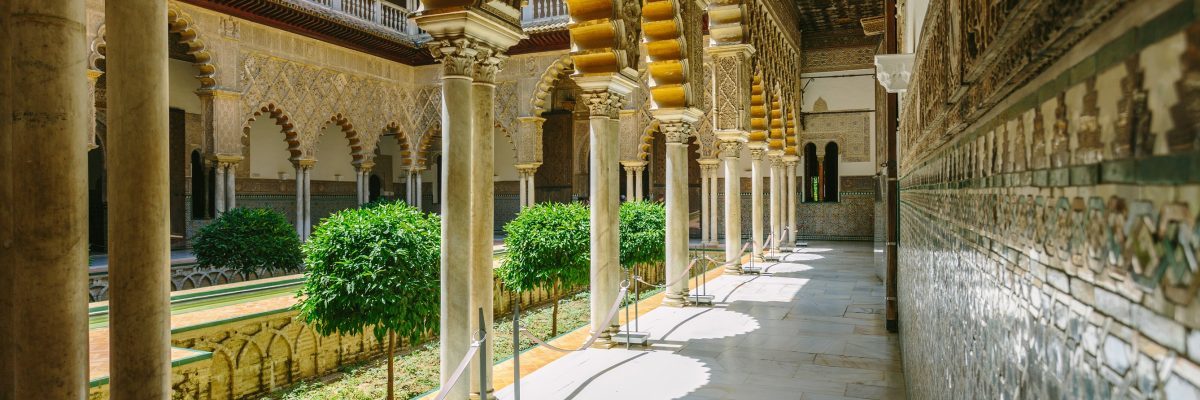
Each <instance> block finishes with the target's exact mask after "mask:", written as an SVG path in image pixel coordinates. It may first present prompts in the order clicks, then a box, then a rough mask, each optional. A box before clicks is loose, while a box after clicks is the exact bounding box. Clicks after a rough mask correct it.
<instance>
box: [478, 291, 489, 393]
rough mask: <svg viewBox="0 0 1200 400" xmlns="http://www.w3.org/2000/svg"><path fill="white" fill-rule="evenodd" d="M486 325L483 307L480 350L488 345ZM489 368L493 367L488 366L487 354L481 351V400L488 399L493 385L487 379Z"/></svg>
mask: <svg viewBox="0 0 1200 400" xmlns="http://www.w3.org/2000/svg"><path fill="white" fill-rule="evenodd" d="M485 323H486V322H485V321H484V319H483V307H480V308H479V347H480V348H483V347H485V345H486V344H487V325H485ZM488 368H491V365H488V362H487V352H486V351H480V352H479V398H480V399H486V398H487V388H488V386H491V385H488V379H487V376H488Z"/></svg>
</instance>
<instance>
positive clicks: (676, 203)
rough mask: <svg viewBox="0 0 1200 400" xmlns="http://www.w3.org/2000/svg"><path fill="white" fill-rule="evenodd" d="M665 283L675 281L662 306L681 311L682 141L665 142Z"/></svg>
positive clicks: (684, 232)
mask: <svg viewBox="0 0 1200 400" xmlns="http://www.w3.org/2000/svg"><path fill="white" fill-rule="evenodd" d="M666 147H667V148H666V158H667V165H666V167H667V168H666V169H667V171H666V172H667V173H666V175H667V176H666V178H667V198H666V200H667V201H666V203H667V204H666V206H667V243H666V245H667V246H666V247H667V248H666V252H667V254H666V256H667V262H666V269H667V276H666V279H667V282H668V283H670V282H672V281H675V280H679V282H675V283H674V284H673V285H671V286H668V287H667V289H666V298H665V299H664V300H663V304H664V305H667V306H673V307H682V306H684V305H686V304H687V291H688V286H687V285H688V282H687V279H681V278H680V277H682V276H683V275H684V274H686V273H687V271H686V269H687V266H688V253H687V251H688V247H687V246H688V199H687V145H685V144H684V143H683V141H682V140H681V141H670V140H668V141H667V146H666Z"/></svg>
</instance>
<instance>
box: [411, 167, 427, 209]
mask: <svg viewBox="0 0 1200 400" xmlns="http://www.w3.org/2000/svg"><path fill="white" fill-rule="evenodd" d="M421 172H424V170H417V173H416V178H417V183H416V185H415V188H416V197H414V198H413V202H414V204H415V205H416V206H417V209H418V210H421V211H425V185H424V182H422V180H423V178H422V177H421Z"/></svg>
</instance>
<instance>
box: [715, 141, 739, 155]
mask: <svg viewBox="0 0 1200 400" xmlns="http://www.w3.org/2000/svg"><path fill="white" fill-rule="evenodd" d="M720 146H721V157H722V158H737V156H738V155H739V154H741V152H742V147H743V146H745V144H743V143H742V142H721V144H720Z"/></svg>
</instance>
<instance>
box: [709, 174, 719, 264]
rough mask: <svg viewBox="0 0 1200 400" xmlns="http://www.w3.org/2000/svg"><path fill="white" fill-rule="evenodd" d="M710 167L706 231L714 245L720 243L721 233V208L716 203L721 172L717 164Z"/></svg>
mask: <svg viewBox="0 0 1200 400" xmlns="http://www.w3.org/2000/svg"><path fill="white" fill-rule="evenodd" d="M712 169H713V171H712V173H710V174H709V177H712V181H710V183H709V184H708V203H709V213H708V215H709V219H708V223H709V225H710V227H709V228H708V232H709V234H710V235H712V237H713V240H712V241H713V245H714V246H716V245H720V244H721V234H720V232H721V217H720V213H721V211H720V210H721V208H720V205H719V204H718V202H719V197H718V187H720V185H721V181H720V175H721V174H720V166H719V165H713V168H712Z"/></svg>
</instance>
